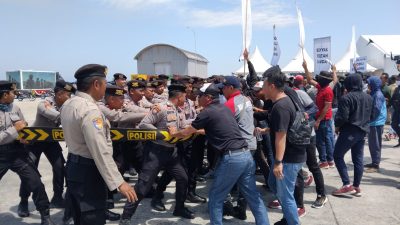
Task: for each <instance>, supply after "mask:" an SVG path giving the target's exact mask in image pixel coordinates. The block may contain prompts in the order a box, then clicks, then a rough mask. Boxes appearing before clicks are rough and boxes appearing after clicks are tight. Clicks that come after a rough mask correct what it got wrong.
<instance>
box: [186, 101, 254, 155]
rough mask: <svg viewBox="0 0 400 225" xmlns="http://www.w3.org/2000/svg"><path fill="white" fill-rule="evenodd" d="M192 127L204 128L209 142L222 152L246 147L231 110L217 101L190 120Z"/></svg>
mask: <svg viewBox="0 0 400 225" xmlns="http://www.w3.org/2000/svg"><path fill="white" fill-rule="evenodd" d="M192 127H194V128H195V129H197V130H200V129H204V130H205V132H206V136H207V139H208V141H209V142H210V144H211V145H212V146H213V147H215V148H216V149H217V150H218V151H220V152H222V153H224V152H226V151H233V150H239V149H242V148H247V142H246V140H245V139H244V138H243V137H242V135H241V133H240V130H239V126H238V124H237V122H236V120H235V118H234V117H233V115H232V112H231V111H230V110H229V109H228V107H226V106H225V105H223V104H219V103H218V102H215V103H212V104H210V105H209V106H207V107H206V108H205V109H204V110H202V111H201V112H200V114H198V115H197V117H196V119H195V120H194V121H193V122H192Z"/></svg>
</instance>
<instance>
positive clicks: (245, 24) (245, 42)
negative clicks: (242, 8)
mask: <svg viewBox="0 0 400 225" xmlns="http://www.w3.org/2000/svg"><path fill="white" fill-rule="evenodd" d="M248 2H249V0H246V14H245V15H246V16H245V19H244V21H245V22H244V49H245V50H246V46H247V9H248V6H247V5H248ZM248 51H249V50H247V52H248ZM243 53H244V52H242V54H243ZM244 76H246V59H244V58H243V77H244Z"/></svg>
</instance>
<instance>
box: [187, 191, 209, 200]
mask: <svg viewBox="0 0 400 225" xmlns="http://www.w3.org/2000/svg"><path fill="white" fill-rule="evenodd" d="M186 201H188V202H191V203H206V202H207V199H206V198H204V197H202V196H200V195H198V194H196V193H195V192H189V193H188V195H187V197H186Z"/></svg>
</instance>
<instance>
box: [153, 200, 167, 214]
mask: <svg viewBox="0 0 400 225" xmlns="http://www.w3.org/2000/svg"><path fill="white" fill-rule="evenodd" d="M151 207H152V208H153V209H154V210H156V211H159V212H164V211H165V210H166V209H165V205H164V203H163V202H162V201H161V199H154V198H153V199H152V200H151Z"/></svg>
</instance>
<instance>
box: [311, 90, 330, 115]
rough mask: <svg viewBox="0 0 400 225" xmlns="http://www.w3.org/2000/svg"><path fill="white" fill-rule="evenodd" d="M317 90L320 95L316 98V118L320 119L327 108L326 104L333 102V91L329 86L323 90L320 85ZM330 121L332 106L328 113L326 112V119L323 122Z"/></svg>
mask: <svg viewBox="0 0 400 225" xmlns="http://www.w3.org/2000/svg"><path fill="white" fill-rule="evenodd" d="M316 88H317V89H318V93H317V96H316V98H315V100H316V104H317V107H318V112H317V115H316V117H317V118H318V117H319V115H320V114H321V112H322V110H323V109H324V107H325V103H326V102H331V103H332V102H333V91H332V88H331V87H330V86H329V85H328V86H326V87H324V88H321V86H320V85H319V84H318V85H317V86H316ZM330 119H332V106H330V107H329V109H328V112H326V114H325V117H324V118H323V120H330Z"/></svg>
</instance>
